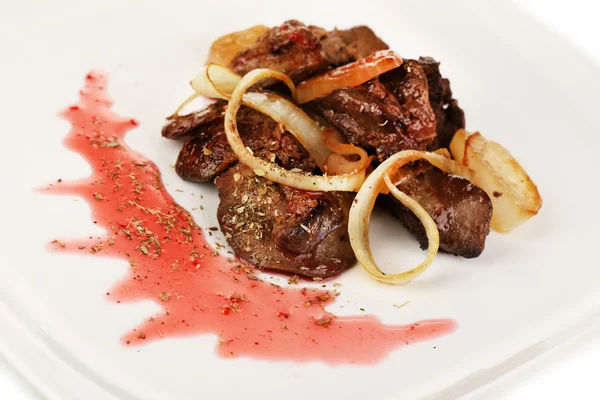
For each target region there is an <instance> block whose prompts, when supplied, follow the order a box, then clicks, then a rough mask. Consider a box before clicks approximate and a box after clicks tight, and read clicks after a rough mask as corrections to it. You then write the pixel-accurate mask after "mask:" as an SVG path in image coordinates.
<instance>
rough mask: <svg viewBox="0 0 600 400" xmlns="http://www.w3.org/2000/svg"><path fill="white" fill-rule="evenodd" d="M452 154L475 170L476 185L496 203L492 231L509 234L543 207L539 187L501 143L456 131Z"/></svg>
mask: <svg viewBox="0 0 600 400" xmlns="http://www.w3.org/2000/svg"><path fill="white" fill-rule="evenodd" d="M450 152H451V153H452V156H453V157H454V159H455V160H456V161H457V162H458V163H462V164H463V165H465V166H467V167H469V168H470V169H472V170H473V176H472V179H469V180H470V181H471V182H473V183H474V184H475V185H477V186H479V187H480V188H482V189H483V190H485V191H486V192H487V194H488V196H489V197H490V199H491V200H492V205H493V207H494V211H493V214H492V222H491V226H492V229H494V230H495V231H498V232H509V231H511V230H513V229H514V228H516V227H517V226H519V225H520V224H522V223H524V222H525V221H527V220H528V219H529V218H531V217H532V216H534V215H536V214H537V213H538V211H539V210H540V208H541V207H542V198H541V196H540V193H539V191H538V188H537V186H536V185H535V183H534V182H533V181H532V180H531V178H530V177H529V175H527V172H525V170H524V169H523V167H522V166H521V165H520V164H519V162H518V161H517V160H516V159H515V158H514V157H513V156H512V155H511V154H510V153H509V152H508V150H506V149H505V148H504V147H502V146H501V145H500V144H498V143H496V142H493V141H491V140H488V139H486V138H485V137H483V135H481V134H480V133H479V132H475V133H469V132H466V131H465V130H464V129H461V130H459V131H457V132H456V134H455V135H454V138H453V139H452V142H451V143H450Z"/></svg>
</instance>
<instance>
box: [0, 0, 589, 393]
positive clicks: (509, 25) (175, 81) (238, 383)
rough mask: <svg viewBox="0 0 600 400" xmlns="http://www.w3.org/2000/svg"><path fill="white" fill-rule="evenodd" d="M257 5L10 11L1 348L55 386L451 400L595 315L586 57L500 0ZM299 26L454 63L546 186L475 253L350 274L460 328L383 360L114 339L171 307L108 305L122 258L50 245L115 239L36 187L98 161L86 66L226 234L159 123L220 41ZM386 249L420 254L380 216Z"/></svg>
mask: <svg viewBox="0 0 600 400" xmlns="http://www.w3.org/2000/svg"><path fill="white" fill-rule="evenodd" d="M251 3H252V2H248V1H244V2H235V1H229V2H216V3H214V2H211V3H207V4H202V3H201V2H199V1H176V2H169V5H168V6H167V5H166V3H164V2H159V1H143V2H142V1H137V2H134V1H131V2H121V1H116V0H106V1H103V2H94V3H93V4H92V3H84V2H77V1H67V0H62V1H55V2H53V3H52V4H46V2H35V4H33V5H34V7H31V5H32V4H26V2H19V3H17V2H15V3H14V4H11V5H2V8H4V9H5V10H3V12H1V13H0V30H1V32H2V35H0V43H1V44H2V53H3V62H2V64H3V66H2V72H3V73H2V74H1V75H0V87H1V88H2V91H1V92H0V107H1V108H0V109H2V110H3V113H2V114H3V116H4V118H3V132H4V133H3V137H4V145H3V146H2V147H1V148H0V156H1V159H2V165H3V168H2V170H1V172H0V175H1V182H2V186H1V192H2V195H3V196H2V207H1V208H0V215H1V217H2V221H3V228H2V230H1V231H0V249H1V250H2V252H1V253H0V257H1V263H0V277H1V278H0V316H1V317H2V321H3V322H2V329H0V351H2V353H3V354H4V355H5V356H6V358H7V359H9V360H10V361H11V362H12V363H13V364H14V365H15V366H16V367H17V368H18V369H19V370H20V371H21V372H22V373H23V374H24V375H25V376H26V377H27V378H28V379H29V380H30V381H31V382H32V383H33V384H34V385H36V386H37V387H38V388H39V389H40V390H41V391H42V392H43V393H44V394H45V395H46V396H47V397H48V398H51V399H83V398H85V399H107V400H108V399H182V400H186V399H197V398H199V397H200V396H207V395H208V396H212V397H209V398H233V397H234V396H236V397H240V396H242V395H244V396H251V398H253V396H256V397H259V396H260V398H263V399H271V398H273V399H275V398H281V397H282V396H285V397H286V398H289V399H304V398H307V397H309V396H310V397H314V398H326V397H330V396H332V395H334V396H336V398H337V397H338V396H339V397H342V396H343V397H344V398H347V399H359V398H360V399H362V398H365V397H367V398H402V399H405V398H422V397H428V396H430V398H438V397H455V396H457V395H459V394H466V393H469V392H471V391H472V390H474V389H476V388H478V387H480V386H481V385H483V384H485V383H487V382H489V381H491V380H493V379H494V378H496V377H497V376H499V375H501V374H502V373H504V372H506V371H509V370H511V369H513V368H514V367H517V366H519V365H520V364H522V363H524V362H526V361H528V360H529V359H531V358H533V357H535V356H536V355H538V354H540V353H542V352H544V351H545V350H547V349H548V348H551V347H553V346H556V345H557V344H559V343H560V342H561V341H562V340H564V339H566V338H568V337H571V336H573V335H574V334H575V333H577V332H578V331H580V330H582V329H584V328H587V327H589V326H591V325H592V324H594V323H596V321H597V320H598V318H599V316H600V290H599V289H600V283H599V282H600V270H599V268H598V267H599V266H598V261H597V258H595V257H594V258H591V257H590V255H589V252H590V250H592V249H593V246H594V245H596V244H597V242H598V239H599V238H600V219H599V217H598V214H597V213H595V212H594V206H595V203H596V199H597V195H598V188H597V180H598V179H597V173H598V170H599V168H598V167H597V163H596V161H597V160H596V158H597V156H596V154H595V153H596V150H595V149H596V147H597V145H598V142H599V141H598V138H597V132H598V131H599V128H600V122H599V120H598V117H597V97H596V96H597V93H598V92H599V91H600V84H599V82H600V80H598V79H597V70H596V69H595V68H594V67H593V66H592V65H591V64H589V63H588V62H587V61H586V60H585V59H583V58H582V57H581V56H579V55H578V54H577V53H576V52H574V51H573V50H571V49H569V48H568V47H567V46H565V45H564V44H562V43H561V42H560V41H558V40H557V39H556V38H555V37H554V36H552V35H549V34H547V33H546V32H545V31H543V30H541V29H540V28H539V27H538V26H537V25H536V24H535V23H533V22H532V21H531V20H530V19H529V18H527V17H525V16H524V15H521V14H520V13H519V12H518V11H516V10H515V9H513V6H512V5H511V4H510V3H505V2H500V1H494V2H485V4H484V2H479V1H475V0H472V1H458V2H452V4H450V2H446V1H442V0H440V1H433V0H431V1H421V2H391V1H390V2H378V1H371V2H368V4H365V3H364V2H357V3H356V4H355V3H354V2H350V1H347V2H345V3H344V4H345V5H344V6H343V7H340V6H335V5H334V4H330V3H325V2H322V1H321V2H317V1H304V2H302V6H301V7H299V6H298V3H297V2H282V1H279V2H262V4H261V5H260V6H258V5H256V4H255V5H252V4H251ZM267 3H268V4H267ZM288 18H297V19H299V20H302V21H304V22H306V23H312V24H315V25H321V26H324V27H327V28H332V27H333V26H334V25H337V26H339V27H349V26H352V25H357V24H367V25H369V26H371V27H372V28H373V29H375V30H376V32H377V33H378V34H379V35H380V36H381V37H382V38H383V39H384V40H385V41H386V42H388V43H389V44H390V45H391V47H393V48H394V49H396V50H398V51H399V52H400V53H401V54H402V55H403V56H405V57H418V56H419V55H431V56H434V57H435V58H436V59H439V60H441V61H442V71H443V73H444V74H445V75H446V76H448V77H450V79H451V81H452V89H453V91H454V93H455V97H457V98H458V99H459V100H460V104H461V106H462V107H463V109H464V110H465V112H466V117H467V128H468V129H470V130H480V131H481V132H482V133H484V134H485V135H486V136H488V137H489V138H492V139H494V140H497V141H499V142H501V143H502V144H504V145H505V146H506V147H507V148H509V149H510V150H511V152H512V153H513V154H514V155H515V156H516V157H517V158H518V159H519V161H520V162H521V163H522V164H523V165H524V167H525V168H526V169H527V171H528V172H529V173H530V175H531V176H532V177H533V178H534V180H535V181H536V183H537V184H538V186H539V188H540V192H541V194H542V196H543V197H544V206H543V208H542V211H541V213H540V215H539V216H537V217H536V218H534V219H533V220H531V221H530V222H529V223H527V224H526V225H524V226H522V227H520V228H519V229H517V230H516V231H514V232H513V233H511V234H509V235H499V234H495V233H492V234H491V235H490V237H489V238H488V241H487V244H486V250H485V252H484V253H483V255H482V256H481V257H479V258H478V259H475V260H463V259H460V258H456V257H452V256H447V255H441V256H439V257H438V259H437V260H436V263H435V264H434V266H433V267H432V268H431V269H430V270H429V271H427V273H426V274H425V275H423V276H422V277H420V278H418V279H417V280H416V281H414V282H413V283H411V284H410V285H408V286H404V287H391V286H384V285H381V284H378V283H376V282H374V281H372V280H370V279H369V278H368V277H367V275H366V273H364V272H363V271H362V270H361V269H360V268H358V267H357V268H354V269H353V270H351V271H349V272H347V273H345V274H344V275H343V276H342V277H340V278H339V279H337V281H339V282H341V283H343V284H344V290H343V292H342V296H340V298H339V301H338V302H337V303H336V304H334V305H333V306H330V307H329V310H331V311H334V312H336V313H338V314H349V313H351V314H360V313H361V311H360V310H359V309H360V308H364V309H365V310H366V312H367V313H371V314H374V315H377V316H379V317H380V318H381V319H382V320H383V321H385V322H387V323H394V324H403V323H409V322H413V321H416V320H421V319H430V318H453V319H455V320H457V321H458V323H459V325H460V326H459V329H458V330H457V331H456V332H455V333H453V334H451V335H449V336H445V337H442V338H440V339H436V340H433V341H429V342H424V343H421V344H416V345H411V346H408V347H405V348H402V349H399V350H398V351H395V352H393V353H392V354H391V355H390V356H389V357H387V358H386V359H385V360H384V361H383V362H381V363H379V364H377V365H375V366H368V367H367V366H335V367H334V366H328V365H325V364H322V363H310V364H295V363H291V362H266V361H256V360H252V359H235V360H229V359H222V358H219V357H217V356H216V355H215V351H214V349H215V343H216V341H217V339H216V337H215V336H211V335H207V336H196V337H190V338H185V339H181V338H178V339H174V340H164V341H161V342H153V343H151V344H149V345H147V346H144V347H139V348H135V349H130V348H124V347H123V346H121V345H120V343H119V337H120V336H121V335H122V334H123V333H124V332H126V331H127V330H129V329H131V328H132V327H134V326H135V325H136V324H137V323H138V322H140V321H142V320H143V319H144V318H146V317H147V316H148V315H150V314H151V313H153V312H155V311H157V310H158V306H157V305H156V304H154V303H150V302H144V303H137V304H130V305H115V304H111V303H108V302H106V301H105V299H104V293H105V292H106V290H107V288H109V287H111V286H112V284H113V283H114V282H115V281H116V280H118V279H119V278H120V277H122V276H124V274H125V272H126V268H127V265H125V264H124V263H123V262H121V261H119V260H108V259H100V258H98V259H96V258H93V257H79V256H73V255H65V254H56V253H53V254H51V253H48V252H46V251H45V249H44V246H45V244H46V243H47V242H48V241H49V240H52V239H54V238H57V237H61V238H62V237H77V236H84V235H88V234H91V233H100V232H99V230H98V228H95V227H94V225H93V224H92V223H91V221H90V219H89V208H88V207H87V206H86V204H85V203H84V202H83V201H74V200H75V199H74V198H71V197H50V196H43V195H40V194H38V193H35V192H34V191H33V188H34V187H36V186H40V185H43V184H45V183H48V182H52V181H55V180H56V179H58V178H62V179H69V178H77V177H83V176H86V175H87V174H88V173H89V171H90V169H89V167H88V166H87V165H86V164H85V162H84V161H83V160H82V159H81V158H80V157H78V156H77V155H75V154H74V153H70V152H68V151H67V150H65V149H64V148H63V147H62V145H61V139H62V138H63V137H64V136H65V135H66V133H67V132H68V129H69V126H68V124H67V123H66V122H65V121H63V120H60V119H58V118H57V116H56V114H57V112H58V111H59V110H61V109H63V108H64V107H65V106H67V105H69V104H72V103H74V102H75V101H76V97H77V91H78V90H79V88H80V86H81V84H82V81H83V77H84V76H85V74H86V73H87V72H88V70H90V69H93V68H103V69H105V70H106V71H108V72H109V73H110V83H109V90H110V93H111V95H112V97H113V98H114V99H115V101H116V104H115V110H116V111H117V112H118V113H119V114H121V115H125V116H128V117H135V118H137V119H138V120H139V121H140V123H141V125H140V127H139V128H137V129H136V130H134V131H132V132H131V133H130V134H129V136H128V137H127V142H128V144H130V145H131V146H132V147H133V148H135V149H136V150H139V151H140V152H142V153H143V154H144V155H146V156H147V157H149V158H150V159H152V160H154V161H155V162H156V163H157V165H158V166H159V167H160V169H161V171H162V172H163V179H164V181H165V183H167V185H168V188H169V190H170V191H171V193H172V194H173V196H174V198H175V200H176V201H178V202H179V203H180V204H181V205H182V206H184V207H186V208H187V209H190V210H191V209H192V208H193V207H196V206H197V204H198V203H197V194H198V193H203V194H204V196H205V200H204V203H203V206H204V211H203V212H200V211H195V212H193V216H194V218H195V219H196V221H197V222H198V224H199V225H200V226H202V227H208V226H214V225H215V224H216V218H215V207H216V204H217V202H216V193H215V190H214V189H213V188H210V187H209V186H201V185H193V184H189V183H184V182H182V181H181V180H180V179H179V178H178V177H177V176H176V175H175V173H174V171H173V169H172V168H169V165H170V164H172V163H173V161H174V159H175V157H176V155H177V152H178V146H179V144H177V143H175V142H170V141H167V140H164V139H162V138H161V137H160V135H159V130H160V127H161V126H162V122H163V118H164V116H165V115H168V114H169V113H170V112H172V111H173V108H174V106H175V105H177V104H178V103H179V102H180V101H181V99H182V98H184V97H185V96H186V95H187V94H188V93H189V89H188V87H187V81H188V80H189V79H190V77H192V76H193V75H194V73H195V72H196V71H197V70H198V68H199V67H200V65H201V62H202V57H203V56H204V54H205V52H206V50H207V48H208V46H209V45H210V42H211V40H212V39H214V38H215V37H217V36H218V35H220V34H223V33H226V32H228V31H232V30H236V29H239V28H241V27H245V26H249V25H253V24H258V23H263V24H266V25H275V24H278V23H280V22H282V21H283V20H285V19H288ZM175 189H181V190H183V192H178V191H175ZM192 193H195V194H196V196H192V195H191V194H192ZM590 207H591V208H590ZM372 242H373V244H374V248H375V251H376V256H377V257H378V259H380V260H381V263H382V264H383V265H387V266H389V267H390V268H391V267H393V265H394V263H395V262H396V261H397V260H399V259H401V260H406V262H407V263H409V262H414V261H416V260H418V259H419V257H422V255H423V254H422V253H421V252H420V251H419V250H418V246H417V245H416V242H415V241H414V240H413V239H412V238H410V237H409V236H408V235H407V234H406V233H405V232H404V231H403V229H402V228H401V227H400V226H399V224H398V223H397V222H396V221H394V220H393V219H391V218H389V217H387V216H385V215H379V216H377V218H376V221H375V223H374V224H373V228H372ZM586 249H589V250H586ZM407 300H408V301H410V303H409V305H408V306H406V307H403V308H401V309H397V308H395V307H393V304H399V303H402V302H404V301H407ZM340 305H345V307H344V308H343V309H340V308H339V306H340ZM217 396H218V397H217Z"/></svg>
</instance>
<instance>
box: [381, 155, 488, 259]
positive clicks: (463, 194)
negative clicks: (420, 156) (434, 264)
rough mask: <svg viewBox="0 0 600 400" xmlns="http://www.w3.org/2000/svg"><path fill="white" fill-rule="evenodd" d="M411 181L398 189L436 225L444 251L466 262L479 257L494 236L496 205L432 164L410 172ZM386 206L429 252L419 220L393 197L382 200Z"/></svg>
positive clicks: (482, 193)
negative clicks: (491, 226) (486, 243)
mask: <svg viewBox="0 0 600 400" xmlns="http://www.w3.org/2000/svg"><path fill="white" fill-rule="evenodd" d="M409 171H410V172H409V174H408V178H407V179H406V180H404V181H403V182H402V183H401V184H400V185H398V189H400V190H401V191H402V192H404V193H406V194H407V195H408V196H410V197H412V198H413V199H414V200H416V201H417V202H418V203H419V204H421V206H423V208H424V209H425V210H426V211H427V212H428V214H429V215H431V217H432V218H433V220H434V221H435V224H436V225H437V227H438V231H439V234H440V250H442V251H444V252H447V253H452V254H456V255H459V256H462V257H465V258H473V257H478V256H479V255H480V254H481V252H482V251H483V249H484V247H485V239H486V237H487V235H488V233H489V232H490V220H491V218H492V202H491V200H490V198H489V196H488V195H487V194H486V193H485V192H484V191H483V190H482V189H480V188H478V187H477V186H475V185H473V184H472V183H471V182H469V181H468V180H466V179H464V178H461V177H458V176H454V175H450V174H447V173H445V172H443V171H441V170H439V169H437V168H435V167H433V166H431V165H430V164H422V163H417V164H416V165H413V166H412V167H410V168H409ZM382 199H383V200H384V204H385V205H386V206H387V208H388V209H389V210H390V211H391V212H392V213H393V214H394V215H395V216H396V217H398V219H400V221H402V223H403V224H404V226H406V228H407V229H408V230H409V231H410V232H411V233H412V234H414V235H415V236H416V238H417V239H418V240H419V243H420V244H421V247H422V248H424V249H425V248H427V244H428V243H427V236H426V234H425V228H424V227H423V224H422V223H421V221H419V219H418V218H417V217H416V216H415V215H414V214H413V213H412V212H411V211H410V210H409V209H407V208H406V207H405V206H404V205H402V203H400V202H399V201H398V200H396V199H395V198H394V197H393V196H390V195H388V196H382Z"/></svg>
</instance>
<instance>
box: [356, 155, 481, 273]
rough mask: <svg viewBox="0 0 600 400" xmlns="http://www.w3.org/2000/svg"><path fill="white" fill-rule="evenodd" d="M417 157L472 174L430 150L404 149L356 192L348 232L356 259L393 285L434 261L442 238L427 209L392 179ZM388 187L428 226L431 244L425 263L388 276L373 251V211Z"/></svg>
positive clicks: (457, 172)
mask: <svg viewBox="0 0 600 400" xmlns="http://www.w3.org/2000/svg"><path fill="white" fill-rule="evenodd" d="M417 160H427V161H429V162H430V163H431V164H433V165H434V166H435V167H438V168H440V169H442V170H444V171H447V172H450V173H453V174H455V175H460V176H465V177H468V176H470V171H469V169H468V168H466V167H464V166H462V165H460V164H458V163H456V162H454V161H452V160H450V159H448V158H446V157H444V156H442V155H439V154H435V153H428V152H425V151H417V150H404V151H400V152H398V153H396V154H394V155H393V156H391V157H390V158H388V159H387V160H385V161H384V162H383V163H382V164H381V165H379V167H377V168H376V169H375V170H374V171H373V172H372V173H371V175H369V177H368V178H367V180H366V181H365V183H364V184H363V186H362V187H361V189H360V190H359V191H358V193H357V194H356V198H355V199H354V202H353V204H352V207H351V208H350V216H349V221H348V234H349V236H350V244H351V245H352V249H353V250H354V254H355V255H356V259H357V260H358V262H359V263H360V264H361V265H362V267H363V268H364V269H365V270H366V271H367V272H368V273H369V274H370V275H371V276H372V277H374V278H375V279H377V280H379V281H381V282H385V283H391V284H402V283H408V282H410V281H411V280H413V279H414V278H416V277H417V276H419V275H420V274H422V273H423V272H424V271H425V270H426V269H427V268H428V267H429V266H430V265H431V263H432V262H433V259H434V258H435V256H436V254H437V251H438V248H439V245H440V237H439V232H438V229H437V226H436V224H435V222H434V221H433V219H432V218H431V216H430V215H429V214H428V213H427V211H425V209H424V208H423V207H422V206H421V205H420V204H419V203H418V202H416V201H415V200H413V199H412V198H410V197H409V196H407V195H406V194H404V193H402V192H401V191H400V190H399V189H398V188H397V187H396V186H395V185H394V184H393V183H392V181H391V179H390V177H389V175H390V174H393V173H394V172H395V171H396V170H398V169H399V168H401V167H402V166H404V165H406V164H407V163H409V162H412V161H417ZM382 189H383V190H384V191H385V189H387V190H389V191H390V193H392V195H393V196H394V197H395V198H397V199H398V200H399V201H400V202H401V203H402V204H404V205H405V206H406V207H407V208H408V209H410V210H411V211H412V212H413V213H414V214H415V216H416V217H417V218H419V220H420V221H421V223H422V224H423V226H424V227H425V232H426V234H427V239H428V240H429V247H428V249H427V257H426V258H425V261H423V262H422V263H421V264H419V265H418V266H416V267H415V268H412V269H410V270H408V271H405V272H400V273H396V274H391V275H388V274H386V273H384V272H383V271H381V269H379V267H378V266H377V264H376V263H375V260H374V259H373V254H372V253H371V247H370V245H369V221H370V219H371V213H372V212H373V207H374V206H375V201H376V200H377V196H378V195H379V193H380V192H381V191H382Z"/></svg>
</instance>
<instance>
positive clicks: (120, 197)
mask: <svg viewBox="0 0 600 400" xmlns="http://www.w3.org/2000/svg"><path fill="white" fill-rule="evenodd" d="M106 84H107V80H106V76H105V75H104V74H103V73H100V72H91V73H90V74H88V75H87V77H86V80H85V87H84V88H83V89H82V90H81V91H80V100H79V104H77V105H74V106H71V107H69V108H68V109H67V110H65V111H64V112H63V114H62V116H63V117H64V118H65V119H66V120H68V121H69V122H70V123H71V124H72V129H71V132H70V133H69V134H68V136H67V137H66V139H65V145H66V146H67V147H68V148H69V149H71V150H73V151H74V152H76V153H78V154H80V155H81V156H82V157H84V158H85V159H86V161H87V162H88V163H89V164H90V166H91V168H92V171H93V172H92V175H91V176H90V177H88V178H86V179H83V180H78V181H73V182H62V181H60V180H59V183H57V184H54V185H52V186H51V187H50V188H49V191H50V192H51V193H57V194H58V193H60V194H72V195H77V196H80V197H82V198H83V199H85V200H86V201H87V202H88V204H89V206H90V208H91V210H92V216H93V220H94V223H97V224H98V225H100V226H101V227H102V228H104V229H105V230H106V231H107V234H106V236H104V237H102V238H99V239H89V240H70V241H66V242H64V241H58V240H56V241H54V242H53V246H52V247H53V248H54V249H57V250H59V251H66V252H73V253H89V254H90V255H93V256H96V257H98V256H110V257H118V258H121V259H123V260H125V261H126V262H128V263H129V265H130V270H129V273H128V276H127V277H126V278H125V279H124V280H123V281H121V282H119V283H117V284H116V285H115V287H114V288H112V289H111V290H110V291H109V292H108V293H107V298H109V299H111V300H112V301H115V302H118V303H125V302H134V301H140V300H153V301H155V302H156V303H158V304H160V305H161V306H162V309H163V312H161V313H160V314H158V315H155V316H153V317H152V318H149V319H147V320H145V321H144V322H142V323H141V324H140V325H139V326H137V328H135V329H134V330H132V331H131V332H129V333H127V334H126V335H125V336H124V337H123V339H122V340H123V343H125V344H126V345H139V344H143V343H147V342H148V341H152V340H158V339H161V338H169V337H174V336H182V335H192V334H206V333H210V334H216V335H218V346H217V351H218V353H219V354H220V355H222V356H227V357H239V356H246V357H248V356H250V357H254V358H262V359H280V360H292V361H323V362H326V363H329V364H340V363H362V364H364V363H373V362H376V361H378V360H381V359H382V358H384V357H385V356H386V355H387V354H389V353H390V351H392V350H393V349H395V348H397V347H400V346H404V345H407V344H410V343H415V342H419V341H422V340H427V339H432V338H436V337H439V336H441V335H445V334H447V333H450V332H452V331H453V330H454V329H455V327H456V324H455V322H454V321H452V320H427V321H420V322H416V323H413V324H410V325H401V326H390V325H384V324H382V323H381V322H379V321H378V320H377V319H376V318H374V317H369V316H367V317H364V316H360V317H336V316H335V315H332V314H330V313H328V312H327V311H325V309H324V307H325V305H327V304H328V303H329V302H332V301H334V300H335V293H333V292H329V291H325V290H317V289H306V288H305V289H299V288H292V287H285V288H284V287H278V286H275V285H273V284H270V283H268V282H264V281H262V280H261V279H260V274H255V272H254V270H253V269H251V268H249V267H247V266H244V265H241V264H240V263H239V262H238V261H237V260H235V259H233V258H227V257H224V256H222V255H219V254H218V253H217V252H216V251H214V249H212V248H211V247H210V246H209V245H208V243H207V241H206V240H205V238H204V234H203V232H202V230H201V229H200V228H199V227H198V226H197V225H196V224H195V223H194V221H193V219H192V217H191V216H190V214H189V213H188V212H187V211H185V210H184V209H183V208H181V207H180V206H179V205H178V204H177V203H175V201H174V200H173V199H172V197H171V196H170V195H169V193H167V191H166V190H165V188H164V187H163V185H162V182H161V177H160V172H159V170H158V168H157V167H156V165H154V163H152V161H150V160H148V159H147V158H144V157H143V156H141V155H140V154H138V153H136V152H135V151H133V150H132V149H130V148H128V147H127V145H126V144H125V142H124V141H123V138H124V136H125V134H126V133H127V132H128V131H129V130H131V129H132V128H134V127H135V126H137V125H138V123H137V122H136V121H135V120H133V119H130V118H123V117H120V116H118V115H116V114H114V113H113V112H112V111H111V109H110V108H111V105H112V101H111V99H110V98H109V97H108V95H107V91H106Z"/></svg>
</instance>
